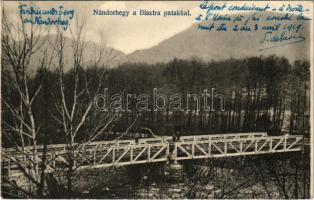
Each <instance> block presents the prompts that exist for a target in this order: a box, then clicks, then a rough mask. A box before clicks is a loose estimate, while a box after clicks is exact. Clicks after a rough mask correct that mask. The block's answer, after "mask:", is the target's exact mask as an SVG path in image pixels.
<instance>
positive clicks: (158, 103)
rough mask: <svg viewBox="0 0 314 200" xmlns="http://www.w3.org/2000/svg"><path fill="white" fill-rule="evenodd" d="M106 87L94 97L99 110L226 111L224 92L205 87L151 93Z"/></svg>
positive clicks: (155, 89)
mask: <svg viewBox="0 0 314 200" xmlns="http://www.w3.org/2000/svg"><path fill="white" fill-rule="evenodd" d="M109 92H110V91H109V89H108V88H105V89H104V92H103V93H102V94H98V95H96V96H95V98H94V106H95V108H96V110H97V111H103V112H108V111H119V112H133V111H138V112H144V111H156V112H157V111H170V112H174V111H182V112H189V111H191V110H193V111H196V112H199V111H213V112H214V111H225V98H224V96H223V95H222V94H219V93H217V92H215V88H211V90H208V89H204V90H203V91H202V92H201V93H198V94H197V93H192V94H191V93H187V94H179V93H175V94H165V93H162V92H161V91H160V90H158V89H157V88H153V90H152V92H151V94H131V93H125V92H123V93H114V94H110V93H109Z"/></svg>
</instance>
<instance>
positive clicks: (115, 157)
mask: <svg viewBox="0 0 314 200" xmlns="http://www.w3.org/2000/svg"><path fill="white" fill-rule="evenodd" d="M302 140H303V136H301V135H283V136H268V135H267V133H232V134H218V135H195V136H181V137H180V138H179V140H178V141H173V138H172V137H169V136H163V137H156V138H143V139H139V140H114V141H98V142H91V143H83V144H76V145H75V150H74V151H73V152H74V154H75V163H74V164H75V166H78V168H80V169H83V168H99V167H111V166H122V165H132V164H141V163H155V162H168V161H169V160H172V161H174V162H177V161H180V160H189V159H204V158H216V157H231V156H244V155H259V154H271V153H283V152H295V151H301V150H302ZM45 149H46V150H45V151H44V147H43V146H38V147H37V152H38V153H37V155H33V153H32V152H34V151H33V150H34V149H33V148H32V147H26V148H24V149H22V148H14V149H13V148H7V149H2V160H1V165H2V168H3V169H7V171H8V174H9V176H10V171H11V170H18V167H19V166H18V164H17V163H19V164H22V165H26V166H27V165H29V163H30V162H29V160H30V159H29V158H33V159H32V160H36V161H37V162H38V163H40V162H41V161H42V160H41V159H42V157H43V154H44V152H46V153H45V156H46V162H47V166H48V168H47V170H51V171H55V170H56V169H62V168H64V167H65V166H67V165H68V159H67V158H68V153H69V150H68V147H67V146H66V145H65V144H55V145H48V146H46V148H45ZM31 156H36V157H31Z"/></svg>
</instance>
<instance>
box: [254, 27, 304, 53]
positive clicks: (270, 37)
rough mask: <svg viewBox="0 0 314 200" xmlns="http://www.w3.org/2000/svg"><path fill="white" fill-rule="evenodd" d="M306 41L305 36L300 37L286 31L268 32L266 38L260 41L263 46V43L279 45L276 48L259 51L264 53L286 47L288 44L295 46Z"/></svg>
mask: <svg viewBox="0 0 314 200" xmlns="http://www.w3.org/2000/svg"><path fill="white" fill-rule="evenodd" d="M303 41H305V37H304V36H303V35H298V34H295V33H289V32H288V33H287V32H286V31H282V32H277V33H275V34H274V33H273V32H272V31H268V32H266V33H265V34H264V38H263V39H262V40H261V41H260V43H261V44H263V43H272V44H277V45H274V46H270V47H266V48H262V49H259V51H263V50H266V49H271V48H275V47H279V46H284V45H288V44H295V43H300V42H303Z"/></svg>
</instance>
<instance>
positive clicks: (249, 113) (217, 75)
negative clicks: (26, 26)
mask: <svg viewBox="0 0 314 200" xmlns="http://www.w3.org/2000/svg"><path fill="white" fill-rule="evenodd" d="M309 66H310V65H309V62H307V61H300V60H298V61H295V62H294V63H289V61H288V60H287V59H285V58H279V57H276V56H269V57H250V58H245V59H232V58H231V59H228V60H225V61H219V62H218V61H211V62H203V61H201V60H198V59H197V58H195V59H191V60H178V59H174V60H173V61H171V62H169V63H158V64H155V65H147V64H143V63H125V64H123V65H121V66H119V67H117V68H102V69H101V70H99V69H98V70H96V68H93V66H89V67H88V68H87V69H84V70H83V69H80V72H79V76H81V77H80V79H82V80H83V79H84V80H87V82H88V84H86V85H83V83H80V84H79V87H82V88H83V87H88V88H89V91H90V93H92V94H97V93H96V88H97V87H95V86H96V84H97V82H98V81H99V80H97V78H96V77H99V74H105V78H104V79H103V80H102V82H103V83H102V86H101V88H97V90H98V91H99V92H98V93H102V92H103V91H104V89H105V88H108V89H109V93H112V94H114V93H118V94H124V93H127V94H142V93H144V94H147V95H153V94H152V91H153V88H158V90H159V91H160V92H162V93H163V94H164V95H169V96H170V95H172V94H179V95H180V94H182V97H183V98H186V97H185V96H184V94H186V93H192V94H193V93H196V94H202V92H203V91H204V89H208V88H215V89H216V91H218V92H219V93H220V94H222V95H224V98H225V111H219V109H218V110H217V111H207V112H206V111H204V109H200V110H197V109H196V106H197V105H196V101H191V102H190V103H191V106H190V109H189V111H171V110H168V109H166V110H164V111H154V110H151V111H142V112H139V111H137V110H136V108H135V104H132V103H131V105H130V106H129V107H130V109H131V110H132V111H131V112H120V113H119V111H117V112H118V113H119V114H118V115H119V119H118V120H116V122H115V123H114V124H112V125H111V126H109V127H107V129H106V130H104V132H109V131H113V132H123V131H124V130H126V129H127V127H128V126H129V125H130V124H131V123H132V122H134V125H133V126H132V127H131V129H130V130H129V131H130V132H141V131H142V129H143V128H149V129H151V130H152V131H153V132H154V133H155V134H157V135H171V134H172V133H173V132H174V131H176V130H178V129H179V130H180V131H181V132H182V134H189V135H192V134H200V133H202V134H214V133H228V132H253V131H264V132H268V133H269V134H275V135H280V134H282V133H283V132H285V133H287V132H288V133H290V134H303V135H305V136H306V137H308V133H309V100H310V99H309V83H310V79H309V77H310V71H309ZM3 69H5V68H3ZM2 77H3V82H2V83H3V84H2V96H3V97H4V98H8V99H10V102H15V101H16V106H18V101H17V99H16V97H15V93H16V92H17V91H14V88H12V84H11V83H12V82H11V81H10V79H12V76H11V75H10V72H9V71H5V70H2ZM72 79H73V71H68V72H66V73H65V75H64V82H65V86H64V87H65V88H66V89H67V93H66V95H68V96H71V95H72V94H71V93H72V92H73V90H72V91H71V88H73V85H71V84H72V82H71V81H72ZM42 80H44V81H43V83H44V84H43V88H44V90H43V92H41V93H40V94H39V96H38V98H37V99H36V102H35V103H34V117H35V119H36V121H38V122H39V124H43V126H42V129H41V130H42V131H44V132H46V131H47V134H46V136H48V138H47V139H48V141H49V143H62V141H63V140H64V138H62V136H63V135H64V134H62V128H61V127H60V126H59V124H58V123H57V122H56V121H55V120H54V117H53V116H54V114H53V113H56V112H57V111H55V110H56V106H55V102H57V99H56V96H57V93H58V91H57V90H56V88H57V85H58V74H57V72H56V71H52V70H47V69H42V70H38V71H37V73H36V74H35V75H34V76H33V77H32V78H31V79H30V80H29V82H30V83H31V84H30V85H33V86H36V85H37V83H38V82H39V81H42ZM34 90H35V89H33V88H30V91H34ZM65 98H66V97H65ZM84 98H87V96H86V97H83V98H82V100H81V102H84V101H85V102H87V99H85V100H84ZM183 101H184V100H183ZM201 106H203V105H202V104H201ZM92 109H94V111H93V112H99V114H98V115H97V116H99V117H101V116H103V115H106V114H108V113H106V112H101V111H97V110H96V109H95V108H94V107H93V108H92ZM2 116H3V119H4V121H6V122H8V124H10V113H9V112H8V111H6V109H5V107H4V108H3V112H2ZM3 128H4V129H5V126H4V127H3ZM91 128H92V126H89V124H88V123H87V122H86V123H84V125H83V127H82V129H81V130H80V133H79V137H80V138H84V133H85V132H88V130H89V129H91ZM45 129H46V130H45ZM39 136H40V135H39ZM3 137H4V138H3V140H4V141H6V140H7V138H5V135H3ZM41 137H43V136H41ZM104 137H106V134H105V133H104V134H103V137H101V139H103V138H104ZM5 144H9V143H5Z"/></svg>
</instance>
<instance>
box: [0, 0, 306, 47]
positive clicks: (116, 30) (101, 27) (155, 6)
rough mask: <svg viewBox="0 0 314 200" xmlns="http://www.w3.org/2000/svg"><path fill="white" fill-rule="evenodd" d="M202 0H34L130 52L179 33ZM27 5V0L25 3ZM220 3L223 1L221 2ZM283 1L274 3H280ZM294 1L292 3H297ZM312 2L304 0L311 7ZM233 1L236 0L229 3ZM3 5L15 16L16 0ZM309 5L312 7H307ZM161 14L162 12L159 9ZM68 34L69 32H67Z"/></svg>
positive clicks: (90, 34)
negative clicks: (124, 13)
mask: <svg viewBox="0 0 314 200" xmlns="http://www.w3.org/2000/svg"><path fill="white" fill-rule="evenodd" d="M201 2H202V1H181V2H175V1H168V2H165V1H156V2H152V1H146V2H143V1H141V2H136V1H131V2H123V1H107V2H105V1H89V2H84V1H78V2H69V1H66V2H36V6H39V7H41V8H51V7H57V6H59V5H61V4H64V6H65V8H69V9H70V8H73V9H75V12H76V14H75V15H76V16H78V17H82V18H83V19H85V20H86V23H87V27H86V36H87V39H88V40H92V41H99V40H100V37H101V38H103V39H105V40H106V41H107V44H108V46H111V47H113V48H116V49H118V50H121V51H123V52H124V53H130V52H132V51H135V50H138V49H145V48H149V47H152V46H154V45H157V44H158V43H159V42H161V41H162V40H164V39H167V38H169V37H171V36H173V35H175V34H176V33H179V32H181V31H183V30H185V29H187V28H188V27H190V26H191V25H192V24H193V23H195V20H194V19H195V17H196V16H197V14H199V13H200V9H199V5H200V3H201ZM24 3H26V4H30V2H28V1H26V2H24ZM220 3H221V4H223V3H224V2H220ZM253 3H254V4H255V5H262V4H265V3H269V2H268V1H263V2H258V1H256V2H250V3H248V4H253ZM282 3H283V2H277V4H282ZM298 3H299V2H294V3H293V4H298ZM310 3H311V2H307V3H305V4H308V5H307V6H308V7H310V5H311V4H310ZM228 4H235V2H228ZM4 6H5V8H6V11H7V13H8V15H10V18H11V19H15V20H16V19H17V17H18V2H4ZM310 8H311V7H310ZM93 9H102V10H107V9H109V10H129V11H133V10H137V11H138V10H140V9H145V10H161V11H164V10H177V9H178V10H181V9H182V10H186V9H189V10H190V12H191V14H192V16H189V17H186V16H180V17H175V16H172V17H166V18H164V17H163V16H149V17H147V16H139V15H137V16H132V15H131V16H129V17H121V16H97V15H95V16H93V15H92V14H93ZM161 15H163V12H161ZM67 32H68V34H69V31H67Z"/></svg>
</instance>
